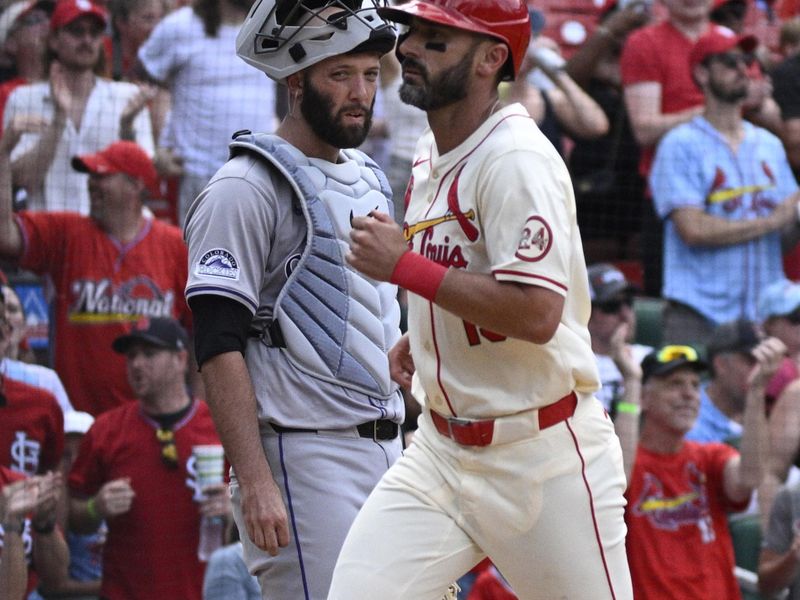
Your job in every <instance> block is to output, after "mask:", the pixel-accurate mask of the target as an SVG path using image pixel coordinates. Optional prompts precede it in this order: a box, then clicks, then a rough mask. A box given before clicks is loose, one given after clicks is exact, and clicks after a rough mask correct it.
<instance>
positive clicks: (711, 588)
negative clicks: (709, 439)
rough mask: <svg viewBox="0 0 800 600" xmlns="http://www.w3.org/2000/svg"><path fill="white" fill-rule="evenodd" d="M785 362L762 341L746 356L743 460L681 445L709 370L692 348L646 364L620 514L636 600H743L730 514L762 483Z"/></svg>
mask: <svg viewBox="0 0 800 600" xmlns="http://www.w3.org/2000/svg"><path fill="white" fill-rule="evenodd" d="M784 352H785V347H784V346H783V344H782V343H781V342H780V341H779V340H776V339H775V338H768V339H766V340H764V341H761V342H760V343H759V344H758V345H757V346H755V347H754V348H753V349H752V351H751V353H750V354H749V356H748V363H747V366H748V367H749V368H748V369H747V371H746V374H747V392H746V395H747V397H746V400H745V409H744V415H743V417H742V438H741V443H740V446H739V447H740V452H738V451H737V450H735V449H734V448H733V447H732V446H729V445H727V444H721V443H707V444H701V443H698V442H691V441H687V440H686V433H687V432H688V431H689V430H690V429H691V428H692V426H693V424H694V422H695V419H696V418H697V414H698V410H699V406H700V394H699V390H700V375H701V373H702V372H703V371H704V370H705V368H706V363H705V362H703V361H702V360H700V358H699V357H698V354H697V351H696V350H695V349H694V348H693V347H691V346H664V347H662V348H659V349H657V350H656V351H654V352H652V353H651V354H649V355H648V356H647V357H645V359H644V361H642V365H641V371H642V382H643V384H642V394H641V408H642V412H643V413H644V414H643V425H642V429H641V436H640V437H639V445H638V448H637V449H636V458H635V461H634V467H633V473H632V475H631V477H630V483H629V485H628V490H627V492H626V497H627V499H628V505H627V507H626V509H625V515H626V521H627V524H628V535H627V539H626V545H627V549H628V560H629V561H630V565H631V575H632V577H633V586H634V589H635V590H636V597H637V598H642V599H644V600H651V599H663V600H673V599H674V598H682V599H686V600H706V599H708V598H730V599H736V598H740V593H739V586H738V583H737V581H736V578H735V577H734V574H733V567H734V558H733V545H732V542H731V537H730V533H729V531H728V522H727V514H728V513H729V512H732V511H737V510H744V508H745V507H746V506H747V504H748V501H749V500H750V494H751V492H752V491H753V489H755V487H756V486H757V485H758V483H759V482H760V481H761V476H762V473H763V466H764V464H765V461H766V451H767V447H768V433H767V422H766V416H765V413H764V391H765V388H766V385H767V382H768V381H769V378H770V377H771V376H772V374H773V373H774V372H775V369H776V368H777V366H778V364H779V363H780V360H781V358H782V357H783V353H784ZM631 433H633V434H634V435H635V434H636V431H635V430H632V431H631ZM626 447H628V446H627V445H626V444H625V443H624V442H623V448H626Z"/></svg>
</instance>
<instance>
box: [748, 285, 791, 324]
mask: <svg viewBox="0 0 800 600" xmlns="http://www.w3.org/2000/svg"><path fill="white" fill-rule="evenodd" d="M798 309H800V284H798V283H795V282H793V281H789V280H788V279H779V280H778V281H775V282H774V283H771V284H769V285H768V286H767V287H766V288H764V290H763V291H762V292H761V296H760V297H759V299H758V316H759V318H760V319H761V320H762V321H766V320H767V319H768V318H770V317H784V316H786V315H790V314H792V313H793V312H795V311H796V310H798Z"/></svg>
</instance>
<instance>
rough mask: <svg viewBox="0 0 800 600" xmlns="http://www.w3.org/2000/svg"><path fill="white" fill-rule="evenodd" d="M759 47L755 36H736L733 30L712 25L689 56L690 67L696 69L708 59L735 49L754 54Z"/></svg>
mask: <svg viewBox="0 0 800 600" xmlns="http://www.w3.org/2000/svg"><path fill="white" fill-rule="evenodd" d="M757 46H758V38H757V37H755V36H754V35H736V34H735V33H734V32H733V31H732V30H730V29H728V28H727V27H722V26H721V25H712V26H711V28H710V29H709V30H708V33H706V34H704V35H703V36H702V37H701V38H700V39H699V40H697V43H695V45H694V48H692V51H691V53H690V54H689V66H690V67H691V68H692V69H694V68H695V67H696V66H697V65H699V64H700V63H701V62H703V60H705V58H706V57H708V56H711V55H712V54H723V53H725V52H728V51H729V50H733V49H734V48H741V50H742V51H743V52H752V51H753V50H755V49H756V47H757Z"/></svg>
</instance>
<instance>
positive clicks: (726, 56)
mask: <svg viewBox="0 0 800 600" xmlns="http://www.w3.org/2000/svg"><path fill="white" fill-rule="evenodd" d="M711 60H712V61H714V62H717V63H719V64H721V65H722V66H723V67H725V68H727V69H736V68H737V67H738V66H739V65H744V66H745V67H749V66H750V65H752V64H753V61H754V60H755V57H754V56H753V55H752V54H742V53H741V52H723V53H721V54H714V55H713V56H711Z"/></svg>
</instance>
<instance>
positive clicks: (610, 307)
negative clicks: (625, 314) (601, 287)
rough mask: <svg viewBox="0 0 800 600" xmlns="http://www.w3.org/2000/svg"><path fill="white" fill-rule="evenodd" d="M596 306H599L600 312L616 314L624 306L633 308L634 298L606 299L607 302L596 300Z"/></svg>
mask: <svg viewBox="0 0 800 600" xmlns="http://www.w3.org/2000/svg"><path fill="white" fill-rule="evenodd" d="M594 306H595V307H597V309H598V310H599V311H600V312H604V313H606V314H607V315H615V314H617V313H618V312H619V311H621V310H622V307H623V306H627V307H628V308H631V307H632V306H633V298H628V297H625V298H615V299H613V300H606V301H605V302H595V303H594Z"/></svg>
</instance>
